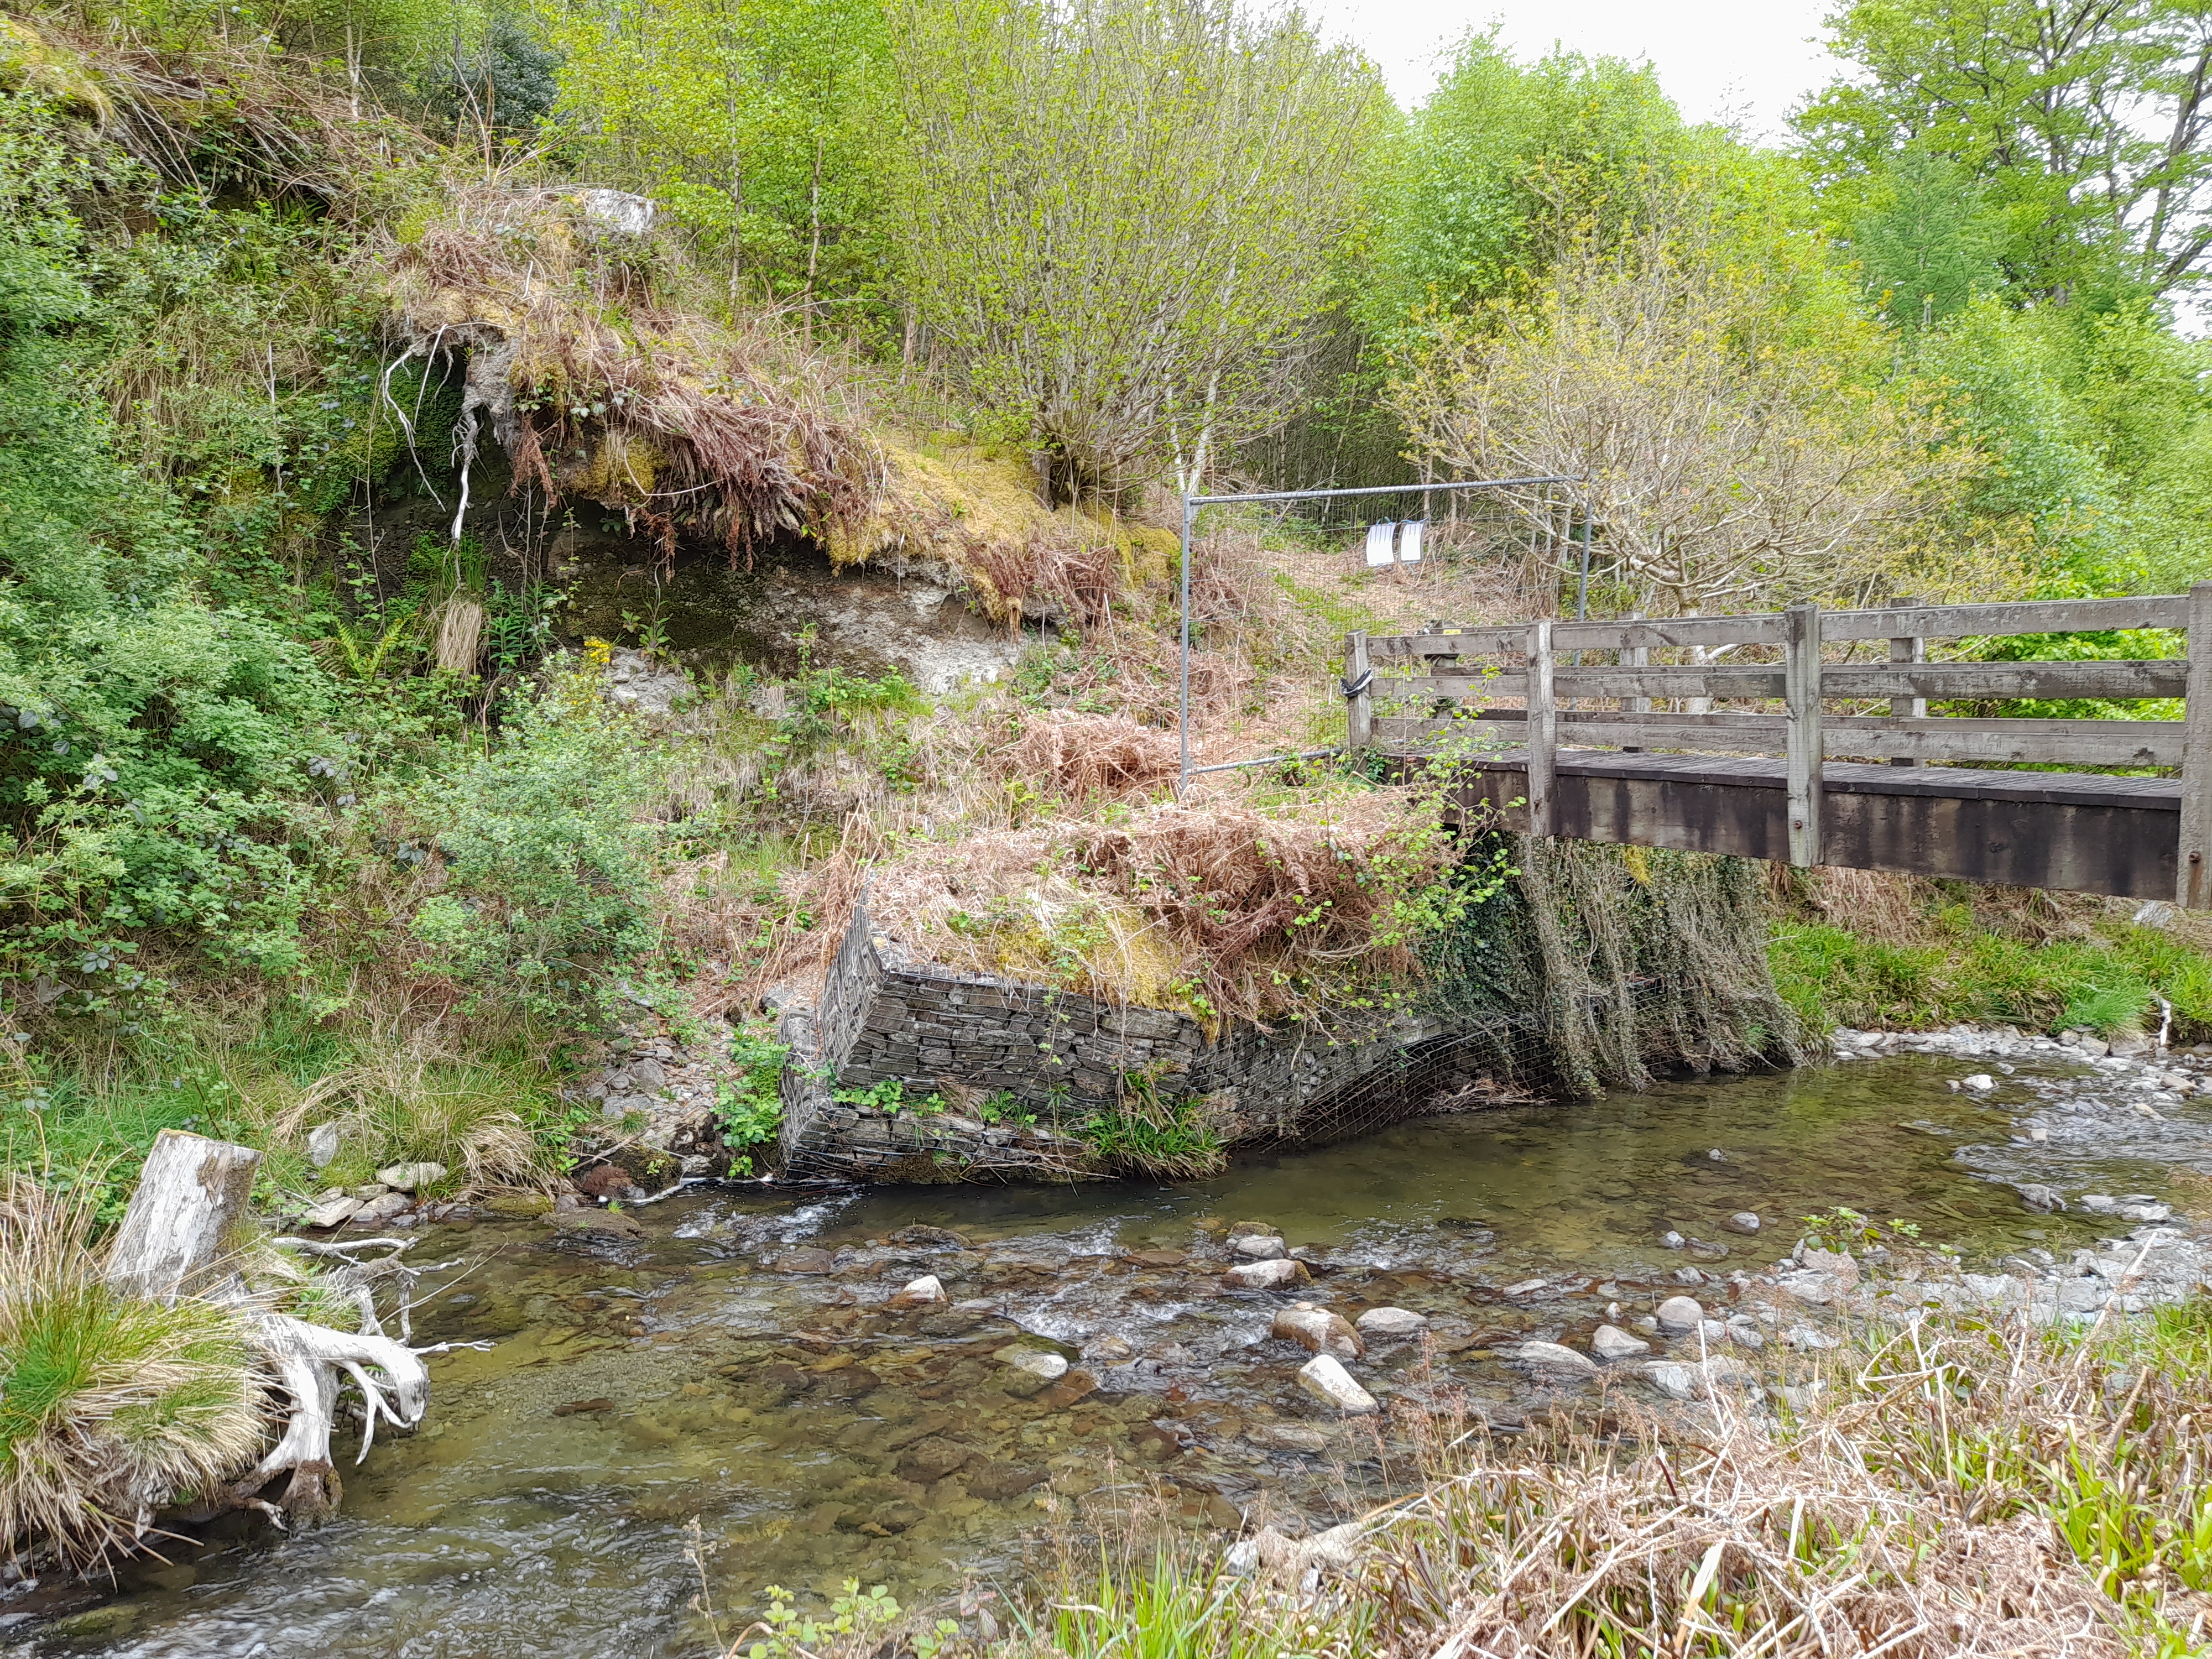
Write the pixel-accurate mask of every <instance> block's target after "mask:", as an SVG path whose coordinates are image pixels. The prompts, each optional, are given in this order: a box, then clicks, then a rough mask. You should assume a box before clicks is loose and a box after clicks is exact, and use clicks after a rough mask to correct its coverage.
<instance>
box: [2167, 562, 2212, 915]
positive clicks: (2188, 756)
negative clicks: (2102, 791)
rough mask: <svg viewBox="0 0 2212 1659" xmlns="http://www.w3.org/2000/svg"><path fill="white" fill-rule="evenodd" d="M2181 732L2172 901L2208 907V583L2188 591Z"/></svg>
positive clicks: (2211, 861) (2211, 776) (2211, 659)
mask: <svg viewBox="0 0 2212 1659" xmlns="http://www.w3.org/2000/svg"><path fill="white" fill-rule="evenodd" d="M2182 719H2183V726H2182V733H2181V844H2180V846H2179V848H2178V849H2177V851H2178V856H2177V857H2176V858H2175V860H2174V865H2173V876H2174V893H2173V900H2174V902H2175V903H2177V904H2179V905H2180V906H2181V908H2183V909H2185V910H2206V909H2212V582H2198V583H2197V585H2196V586H2193V587H2191V589H2190V590H2189V705H2188V708H2186V710H2185V712H2184V714H2183V716H2182Z"/></svg>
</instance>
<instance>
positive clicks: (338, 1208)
mask: <svg viewBox="0 0 2212 1659" xmlns="http://www.w3.org/2000/svg"><path fill="white" fill-rule="evenodd" d="M359 1208H361V1200H359V1199H357V1198H343V1197H341V1198H334V1199H331V1200H330V1201H329V1202H328V1203H326V1204H318V1205H316V1206H314V1207H313V1208H312V1209H310V1210H309V1211H308V1212H307V1213H306V1214H305V1215H303V1216H301V1218H300V1225H301V1226H302V1227H335V1226H337V1225H338V1223H340V1222H341V1221H344V1220H346V1219H348V1218H349V1217H351V1216H352V1214H353V1212H355V1211H356V1210H358V1209H359Z"/></svg>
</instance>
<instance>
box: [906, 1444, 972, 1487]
mask: <svg viewBox="0 0 2212 1659" xmlns="http://www.w3.org/2000/svg"><path fill="white" fill-rule="evenodd" d="M974 1456H975V1449H973V1448H972V1447H969V1446H963V1445H962V1444H960V1443H958V1442H957V1441H955V1440H947V1439H945V1437H943V1436H942V1435H934V1434H933V1435H931V1436H930V1437H928V1438H927V1439H924V1440H917V1441H915V1443H914V1444H913V1445H911V1446H909V1447H908V1448H907V1451H906V1455H905V1456H903V1457H902V1458H900V1459H899V1461H898V1478H899V1479H900V1480H912V1481H914V1482H915V1483H916V1484H917V1485H920V1486H934V1485H935V1484H936V1483H937V1482H938V1481H939V1480H944V1479H945V1476H946V1475H948V1474H951V1473H952V1471H953V1470H955V1469H957V1468H961V1467H962V1466H963V1464H965V1463H967V1462H969V1460H970V1459H971V1458H973V1457H974Z"/></svg>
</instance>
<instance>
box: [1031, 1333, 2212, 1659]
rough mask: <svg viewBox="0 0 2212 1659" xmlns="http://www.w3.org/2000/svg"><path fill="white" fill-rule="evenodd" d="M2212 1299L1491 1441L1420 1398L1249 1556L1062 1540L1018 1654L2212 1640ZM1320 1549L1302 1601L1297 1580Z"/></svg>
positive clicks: (1245, 1656) (1903, 1355)
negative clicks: (1322, 1520)
mask: <svg viewBox="0 0 2212 1659" xmlns="http://www.w3.org/2000/svg"><path fill="white" fill-rule="evenodd" d="M2208 1386H2212V1300H2204V1299H2200V1300H2198V1301H2197V1302H2195V1303H2193V1304H2188V1305H2185V1306H2180V1307H2176V1308H2171V1309H2167V1310H2163V1311H2160V1312H2159V1313H2156V1314H2154V1315H2151V1316H2143V1317H2141V1318H2138V1319H2135V1320H2130V1321H2126V1322H2120V1323H2118V1324H2116V1325H2113V1326H2111V1327H2109V1328H2100V1329H2098V1330H2095V1331H2093V1332H2092V1333H2090V1334H2087V1335H2082V1334H2075V1335H2071V1336H2059V1335H2052V1334H2048V1333H2043V1332H2038V1331H2034V1330H2031V1329H2028V1328H2022V1327H2020V1326H2017V1325H2003V1326H1999V1325H1995V1324H1991V1323H1990V1322H1987V1321H1985V1320H1982V1319H1978V1318H1973V1317H1945V1318H1939V1319H1934V1320H1930V1321H1929V1322H1924V1323H1922V1324H1920V1325H1918V1326H1916V1327H1914V1328H1910V1329H1896V1328H1891V1329H1889V1330H1887V1331H1884V1332H1880V1333H1876V1334H1869V1335H1865V1336H1863V1337H1862V1338H1861V1339H1860V1340H1858V1341H1857V1342H1856V1343H1855V1344H1853V1345H1850V1346H1847V1347H1845V1348H1844V1349H1843V1350H1841V1351H1839V1352H1838V1354H1837V1355H1833V1356H1831V1357H1830V1363H1828V1364H1826V1365H1825V1366H1823V1367H1822V1368H1821V1372H1820V1376H1818V1377H1817V1378H1815V1379H1810V1380H1808V1381H1805V1382H1801V1384H1800V1386H1799V1387H1798V1388H1796V1389H1793V1390H1792V1393H1791V1396H1790V1398H1791V1399H1792V1400H1793V1401H1796V1402H1798V1404H1797V1405H1796V1406H1795V1407H1786V1408H1784V1410H1783V1412H1782V1413H1781V1415H1779V1416H1776V1415H1772V1414H1770V1413H1766V1412H1765V1411H1763V1410H1761V1409H1759V1408H1758V1407H1754V1406H1753V1405H1751V1404H1750V1403H1749V1402H1747V1401H1746V1400H1745V1399H1744V1397H1743V1396H1741V1395H1728V1394H1723V1395H1720V1396H1718V1397H1717V1399H1716V1400H1715V1401H1714V1402H1713V1406H1712V1409H1711V1414H1710V1415H1709V1416H1706V1417H1705V1418H1704V1419H1703V1422H1704V1425H1705V1426H1704V1427H1703V1428H1702V1429H1699V1430H1696V1431H1685V1430H1683V1429H1681V1428H1680V1427H1678V1428H1675V1429H1673V1430H1661V1429H1660V1428H1658V1427H1656V1425H1653V1424H1651V1423H1650V1422H1648V1421H1645V1420H1644V1419H1642V1418H1641V1416H1640V1414H1639V1413H1638V1410H1637V1408H1636V1407H1634V1405H1633V1404H1632V1402H1631V1401H1630V1400H1629V1399H1628V1398H1627V1397H1626V1395H1622V1396H1616V1397H1615V1398H1613V1400H1611V1401H1608V1402H1607V1403H1608V1405H1609V1406H1610V1407H1611V1409H1610V1410H1608V1411H1607V1412H1606V1413H1604V1414H1603V1415H1602V1416H1599V1415H1596V1414H1592V1415H1591V1416H1589V1417H1588V1418H1579V1419H1577V1420H1574V1421H1571V1422H1570V1421H1567V1420H1565V1419H1561V1420H1559V1421H1555V1422H1553V1424H1551V1425H1547V1426H1545V1427H1542V1428H1541V1429H1538V1428H1535V1427H1534V1425H1532V1431H1531V1432H1530V1433H1528V1434H1527V1435H1525V1436H1519V1437H1513V1438H1512V1439H1510V1440H1508V1439H1502V1438H1501V1439H1498V1440H1492V1439H1491V1438H1490V1437H1488V1436H1487V1435H1486V1433H1484V1432H1482V1431H1480V1430H1479V1429H1478V1430H1475V1431H1473V1432H1470V1431H1468V1425H1465V1424H1462V1423H1457V1422H1453V1421H1450V1420H1449V1419H1443V1420H1439V1419H1408V1421H1407V1423H1406V1425H1404V1426H1405V1427H1406V1429H1407V1431H1409V1432H1410V1433H1411V1434H1412V1435H1413V1437H1414V1438H1415V1441H1416V1446H1417V1457H1418V1462H1419V1469H1420V1480H1419V1490H1418V1491H1416V1492H1414V1493H1413V1495H1412V1496H1410V1497H1408V1498H1406V1499H1404V1500H1402V1501H1401V1502H1399V1503H1396V1504H1391V1505H1389V1506H1387V1507H1385V1508H1383V1510H1378V1511H1376V1513H1375V1514H1373V1515H1372V1516H1370V1517H1369V1520H1368V1524H1367V1525H1366V1527H1365V1528H1364V1529H1363V1534H1362V1535H1361V1536H1360V1537H1359V1538H1358V1541H1357V1542H1356V1543H1352V1544H1350V1545H1349V1547H1346V1541H1344V1540H1342V1539H1340V1537H1338V1536H1337V1535H1335V1534H1330V1535H1328V1536H1325V1537H1323V1538H1322V1539H1318V1540H1309V1541H1304V1542H1297V1541H1285V1540H1274V1541H1271V1540H1270V1539H1268V1538H1267V1537H1266V1536H1263V1537H1262V1539H1261V1548H1260V1550H1259V1552H1258V1553H1259V1556H1260V1558H1261V1565H1260V1567H1259V1569H1258V1571H1255V1573H1253V1574H1252V1575H1251V1576H1249V1577H1233V1576H1229V1575H1226V1574H1225V1573H1222V1572H1221V1571H1219V1569H1218V1564H1217V1561H1216V1559H1214V1558H1212V1557H1210V1556H1200V1555H1198V1554H1194V1553H1191V1552H1189V1551H1188V1550H1180V1551H1179V1550H1178V1549H1177V1548H1176V1547H1173V1546H1171V1545H1163V1546H1160V1547H1157V1548H1156V1547H1154V1546H1153V1545H1152V1543H1150V1542H1142V1541H1133V1542H1125V1543H1124V1544H1123V1545H1121V1546H1120V1547H1117V1548H1116V1549H1114V1550H1109V1553H1107V1554H1106V1555H1104V1556H1103V1557H1100V1556H1096V1555H1092V1556H1073V1557H1071V1559H1069V1561H1068V1562H1067V1563H1066V1565H1064V1567H1063V1580H1062V1582H1061V1583H1060V1584H1059V1585H1057V1586H1056V1591H1055V1595H1054V1598H1053V1600H1052V1601H1051V1604H1050V1605H1049V1606H1048V1607H1046V1608H1045V1609H1044V1610H1043V1611H1042V1612H1041V1613H1039V1614H1038V1615H1037V1616H1036V1619H1035V1620H1034V1621H1033V1623H1032V1624H1031V1625H1030V1626H1029V1627H1028V1628H1027V1629H1026V1631H1025V1632H1024V1633H1023V1634H1022V1635H1021V1637H1020V1638H1018V1639H1016V1640H1013V1641H1012V1642H1011V1643H1009V1644H1006V1645H1005V1646H1004V1648H1003V1649H1002V1651H1005V1652H1006V1653H1008V1654H1010V1655H1011V1654H1027V1653H1060V1654H1066V1655H1069V1656H1072V1659H1108V1656H1109V1655H1113V1656H1122V1655H1161V1656H1166V1655H1179V1656H1207V1659H1263V1656H1266V1659H1273V1656H1287V1655H1316V1656H1319V1655H1352V1654H1370V1653H1371V1654H1420V1655H1437V1656H1443V1655H1449V1656H1454V1659H1465V1656H1474V1655H1544V1656H1559V1659H1566V1656H1576V1659H1583V1656H1588V1655H1592V1654H1606V1655H1631V1654H1633V1655H1654V1656H1656V1655H1661V1654H1665V1655H1690V1654H1703V1655H1731V1656H1751V1655H1759V1656H1764V1659H1781V1656H1796V1655H1807V1656H1809V1655H1814V1654H1822V1655H1827V1654H1839V1653H1857V1654H1866V1653H1875V1652H1880V1653H1883V1654H1887V1655H1899V1656H1908V1659H1911V1656H1928V1659H1934V1656H1939V1655H1940V1656H1956V1655H1982V1654H1989V1655H1995V1654H2009V1655H2028V1654H2034V1655H2061V1654H2064V1655H2080V1656H2092V1655H2115V1656H2117V1655H2123V1654H2137V1655H2156V1656H2161V1659H2164V1656H2173V1659H2179V1656H2181V1655H2184V1654H2188V1653H2197V1652H2202V1651H2203V1650H2204V1649H2203V1644H2204V1643H2205V1642H2206V1641H2207V1639H2208V1638H2212V1481H2208V1475H2207V1457H2208V1454H2212V1422H2208V1420H2207V1417H2206V1414H2205V1413H2204V1411H2203V1401H2204V1400H2205V1398H2206V1391H2207V1389H2208ZM1315 1568H1319V1569H1320V1579H1319V1582H1318V1585H1317V1593H1310V1592H1309V1593H1301V1592H1300V1590H1299V1589H1298V1586H1299V1584H1300V1583H1301V1581H1302V1580H1303V1579H1304V1578H1305V1577H1306V1575H1307V1574H1308V1573H1310V1571H1312V1570H1313V1569H1315Z"/></svg>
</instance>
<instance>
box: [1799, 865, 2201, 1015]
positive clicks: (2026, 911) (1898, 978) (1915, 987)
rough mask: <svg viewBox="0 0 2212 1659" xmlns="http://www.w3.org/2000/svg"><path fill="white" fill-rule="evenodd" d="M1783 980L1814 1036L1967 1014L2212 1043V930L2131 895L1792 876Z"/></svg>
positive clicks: (1861, 874) (1867, 876)
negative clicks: (2155, 915)
mask: <svg viewBox="0 0 2212 1659" xmlns="http://www.w3.org/2000/svg"><path fill="white" fill-rule="evenodd" d="M1782 884H1783V893H1782V914H1781V915H1780V916H1779V917H1778V919H1777V921H1776V922H1775V924H1774V927H1773V929H1772V933H1771V939H1770V941H1769V946H1768V958H1769V961H1770V963H1771V965H1772V969H1773V973H1774V981H1775V986H1776V988H1777V989H1778V990H1779V991H1780V992H1781V993H1782V994H1783V996H1784V999H1785V1000H1787V1001H1788V1002H1789V1003H1790V1006H1791V1007H1792V1008H1794V1009H1795V1010H1796V1012H1797V1014H1798V1016H1799V1018H1801V1019H1802V1020H1804V1021H1805V1022H1806V1024H1807V1025H1808V1029H1809V1030H1830V1029H1832V1028H1833V1027H1834V1026H1836V1025H1838V1024H1844V1025H1856V1026H1880V1027H1893V1028H1905V1029H1911V1028H1915V1027H1925V1026H1930V1025H1940V1024H1950V1023H1952V1022H1954V1021H1958V1020H1972V1021H1981V1022H1996V1023H2001V1024H2014V1025H2020V1026H2024V1027H2027V1028H2028V1029H2031V1030H2069V1029H2074V1028H2077V1027H2078V1028H2082V1029H2087V1030H2093V1031H2095V1032H2097V1033H2098V1034H2100V1036H2119V1035H2122V1034H2124V1033H2134V1032H2138V1031H2145V1030H2156V1029H2157V1028H2158V1027H2159V1025H2160V1023H2161V1022H2162V1021H2163V1020H2165V1019H2166V1016H2167V1010H2168V1009H2169V1008H2170V1009H2171V1011H2172V1027H2171V1030H2170V1036H2171V1039H2172V1041H2175V1042H2202V1041H2204V1040H2206V1039H2208V1038H2212V926H2208V924H2207V923H2206V922H2205V921H2203V920H2202V919H2200V918H2198V917H2196V916H2193V915H2179V916H2173V917H2170V918H2167V919H2166V922H2165V925H2163V926H2155V927H2154V926H2143V925H2138V924H2137V923H2136V921H2134V917H2135V915H2136V912H2137V910H2138V909H2139V908H2141V907H2140V906H2139V905H2138V903H2137V902H2136V901H2134V900H2124V899H2115V900H2106V899H2100V898H2094V897H2091V896H2086V895H2081V894H2059V893H2039V892H2029V891H2026V890H2007V889H2001V888H1986V889H1973V888H1968V887H1966V885H1965V884H1961V883H1956V882H1949V883H1936V882H1927V881H1920V880H1917V879H1908V878H1901V877H1893V876H1882V875H1877V874H1875V873H1873V872H1865V871H1831V870H1822V871H1818V872H1812V874H1811V875H1810V876H1803V875H1791V876H1787V877H1784V878H1782Z"/></svg>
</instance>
